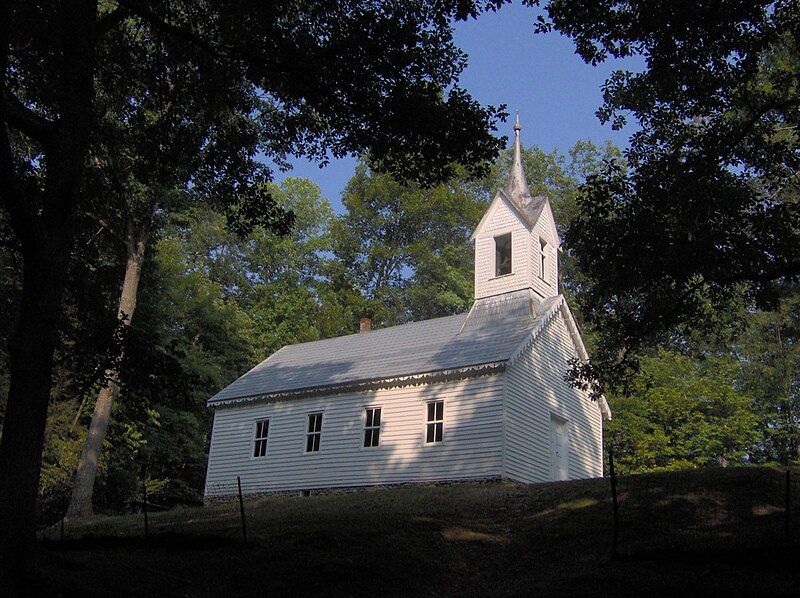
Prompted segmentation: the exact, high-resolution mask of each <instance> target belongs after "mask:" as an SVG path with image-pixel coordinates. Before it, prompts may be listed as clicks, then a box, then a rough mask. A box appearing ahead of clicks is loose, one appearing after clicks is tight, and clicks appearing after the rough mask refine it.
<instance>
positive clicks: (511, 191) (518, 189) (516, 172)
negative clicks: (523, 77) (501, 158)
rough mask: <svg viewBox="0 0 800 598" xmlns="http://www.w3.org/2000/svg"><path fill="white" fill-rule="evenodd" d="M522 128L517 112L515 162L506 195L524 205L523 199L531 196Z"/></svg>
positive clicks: (509, 174)
mask: <svg viewBox="0 0 800 598" xmlns="http://www.w3.org/2000/svg"><path fill="white" fill-rule="evenodd" d="M521 129H522V126H521V125H520V124H519V110H517V122H516V123H515V124H514V161H513V162H512V163H511V172H509V173H508V182H507V183H506V189H505V191H506V195H508V198H509V199H510V200H512V201H519V202H520V204H521V203H522V198H523V197H528V196H530V190H529V189H528V181H527V180H525V172H524V171H523V169H522V144H521V143H520V140H519V132H520V130H521Z"/></svg>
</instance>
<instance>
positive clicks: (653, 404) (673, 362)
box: [607, 349, 759, 473]
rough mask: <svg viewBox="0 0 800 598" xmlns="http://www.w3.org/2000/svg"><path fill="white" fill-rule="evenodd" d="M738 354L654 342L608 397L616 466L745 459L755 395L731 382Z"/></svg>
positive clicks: (628, 469)
mask: <svg viewBox="0 0 800 598" xmlns="http://www.w3.org/2000/svg"><path fill="white" fill-rule="evenodd" d="M738 365H739V364H738V362H737V360H736V359H735V358H734V357H733V356H731V355H728V356H725V357H707V358H696V357H695V358H693V357H691V356H688V355H684V354H681V353H679V352H677V351H668V350H665V349H659V350H657V351H653V352H651V354H649V355H648V356H646V357H644V358H643V360H642V368H641V371H640V372H639V373H638V374H637V376H636V378H635V379H634V383H633V387H632V388H633V390H632V392H630V393H629V394H628V395H627V396H624V395H621V396H609V401H610V405H611V409H612V412H613V413H614V419H612V420H611V421H609V422H608V430H607V440H608V441H609V442H611V443H613V445H614V449H615V450H614V456H615V458H616V461H617V463H618V465H619V468H620V471H622V472H624V473H640V472H643V471H653V470H665V469H680V468H686V467H703V466H709V465H712V466H719V465H735V464H742V463H745V462H746V461H747V460H748V459H749V456H750V453H751V451H752V449H753V447H754V446H755V445H756V443H757V441H758V437H759V432H758V426H757V423H758V417H757V415H756V414H755V413H754V412H753V399H752V397H751V396H750V395H748V394H747V393H745V392H743V391H742V390H741V389H740V388H737V382H736V378H737V377H738V374H739V367H738Z"/></svg>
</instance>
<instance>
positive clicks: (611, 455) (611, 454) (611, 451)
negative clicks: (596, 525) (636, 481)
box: [608, 444, 619, 560]
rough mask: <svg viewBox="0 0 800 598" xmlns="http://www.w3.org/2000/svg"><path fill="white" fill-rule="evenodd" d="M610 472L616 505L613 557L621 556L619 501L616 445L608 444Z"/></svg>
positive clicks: (612, 494)
mask: <svg viewBox="0 0 800 598" xmlns="http://www.w3.org/2000/svg"><path fill="white" fill-rule="evenodd" d="M608 472H609V474H610V476H611V504H612V505H613V507H614V535H613V536H612V538H611V559H612V560H616V559H617V558H619V552H618V550H617V548H618V542H619V501H618V500H617V474H616V472H615V471H614V445H612V444H609V445H608Z"/></svg>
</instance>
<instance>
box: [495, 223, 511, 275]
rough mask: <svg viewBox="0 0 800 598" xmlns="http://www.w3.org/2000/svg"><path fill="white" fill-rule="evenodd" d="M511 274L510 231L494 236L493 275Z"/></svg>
mask: <svg viewBox="0 0 800 598" xmlns="http://www.w3.org/2000/svg"><path fill="white" fill-rule="evenodd" d="M504 274H511V233H507V234H505V235H500V236H499V237H495V238H494V275H495V276H503V275H504Z"/></svg>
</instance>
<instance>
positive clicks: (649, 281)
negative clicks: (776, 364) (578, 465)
mask: <svg viewBox="0 0 800 598" xmlns="http://www.w3.org/2000/svg"><path fill="white" fill-rule="evenodd" d="M547 14H548V18H547V19H545V18H542V19H541V22H540V27H539V29H540V30H549V29H551V28H555V29H557V30H558V31H560V32H562V33H564V34H566V35H568V36H570V37H572V38H573V39H574V41H575V45H576V49H577V52H578V53H579V54H580V56H581V57H582V58H583V59H584V60H585V61H586V62H587V63H590V64H598V63H599V62H602V61H604V60H606V59H607V58H608V57H612V58H620V59H627V58H631V57H640V58H641V59H642V61H641V62H637V66H638V65H639V64H641V65H642V68H641V70H638V71H633V70H616V71H615V72H614V73H613V74H612V75H611V76H610V78H609V79H608V80H607V81H606V83H605V85H604V87H603V97H604V104H603V106H602V107H601V108H600V109H599V111H598V115H599V117H600V119H601V120H602V121H603V122H609V121H610V122H611V123H612V124H613V126H615V127H620V126H622V125H623V124H624V123H625V121H626V118H628V117H633V118H634V119H635V120H636V122H637V123H638V125H639V127H640V130H638V131H637V132H636V133H634V134H633V135H632V137H631V140H630V147H629V149H628V150H626V152H625V159H626V163H625V164H621V163H615V162H610V163H608V164H607V165H606V167H605V168H604V169H602V170H601V171H600V172H599V173H597V175H595V176H593V177H592V178H591V179H590V180H589V182H588V184H587V185H586V186H585V188H584V191H583V193H582V195H581V198H580V200H579V206H580V210H579V215H578V217H577V218H576V219H575V221H574V223H573V224H572V226H570V228H569V230H568V231H567V234H566V235H565V238H566V242H567V244H568V246H569V247H570V249H571V250H572V251H574V253H575V255H576V256H577V260H578V262H579V267H580V270H581V271H582V272H583V273H584V274H585V275H586V280H587V283H586V284H585V285H584V289H583V297H582V299H581V301H580V303H581V305H582V306H583V309H584V312H585V314H586V316H587V318H588V320H589V322H590V323H591V325H592V327H593V328H594V329H596V330H598V331H600V332H601V336H600V341H599V343H598V346H597V348H596V350H595V351H594V355H593V365H592V366H591V367H589V368H586V369H584V370H582V371H580V370H579V371H577V372H576V374H577V377H578V378H582V379H583V380H584V381H585V380H586V379H589V378H595V379H599V380H600V381H601V383H602V384H599V385H597V386H596V387H595V389H596V391H597V392H602V391H603V389H604V385H605V388H607V389H610V390H619V389H624V388H625V387H626V386H627V385H628V384H629V383H631V382H632V380H633V372H634V371H635V367H636V360H637V349H638V348H640V347H642V346H644V345H651V346H652V345H654V344H658V343H659V342H661V341H662V340H664V339H665V338H666V337H667V335H668V334H669V333H673V334H674V333H680V332H681V330H684V331H686V330H687V329H688V328H691V327H698V326H705V325H706V324H707V323H708V322H709V321H713V320H714V319H715V314H718V313H720V312H723V311H724V310H726V309H727V307H728V306H729V305H730V302H731V301H732V300H736V298H737V297H739V296H741V295H742V294H744V295H745V296H747V297H748V298H749V299H751V300H754V301H756V302H758V304H759V305H761V306H764V305H767V304H768V303H769V302H770V300H771V298H772V295H773V288H774V284H775V283H776V282H778V283H780V282H781V281H784V280H789V279H794V280H796V279H797V276H798V275H799V274H800V203H798V201H797V198H798V191H800V187H799V185H800V176H798V173H799V172H800V144H799V143H798V140H799V139H800V138H798V135H797V126H798V121H799V120H800V94H798V89H799V87H798V76H799V75H798V73H800V68H798V66H799V65H800V55H799V54H798V46H797V28H798V25H799V24H800V6H798V4H797V3H796V2H783V1H777V2H773V1H769V0H758V1H753V0H748V1H742V0H707V1H701V2H696V3H693V4H692V6H691V7H688V6H687V7H679V8H676V7H675V6H674V5H671V4H658V3H652V2H646V1H644V0H642V1H628V0H624V1H623V0H605V1H602V2H600V3H598V2H594V1H591V2H589V1H583V0H578V1H577V2H574V1H571V0H551V1H550V2H548V3H547Z"/></svg>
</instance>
